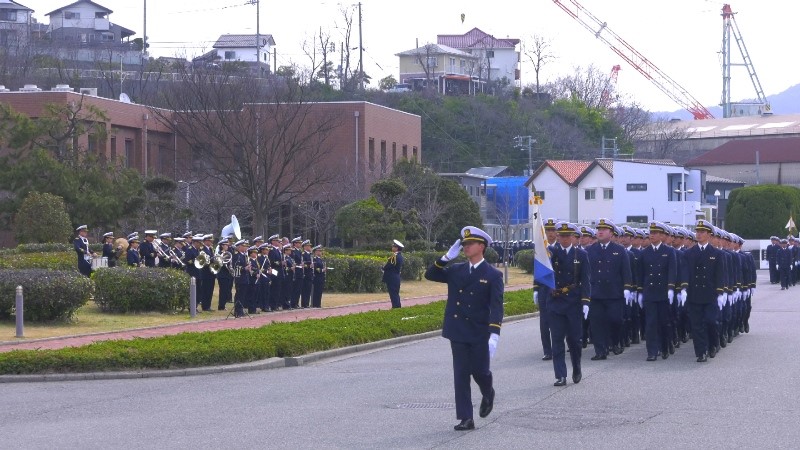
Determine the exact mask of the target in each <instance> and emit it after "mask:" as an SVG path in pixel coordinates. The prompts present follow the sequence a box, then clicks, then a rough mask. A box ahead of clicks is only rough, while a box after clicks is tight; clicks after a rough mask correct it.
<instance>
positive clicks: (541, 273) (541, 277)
mask: <svg viewBox="0 0 800 450" xmlns="http://www.w3.org/2000/svg"><path fill="white" fill-rule="evenodd" d="M529 203H530V205H531V208H532V211H533V246H534V247H533V280H534V281H538V282H539V283H540V284H543V285H545V286H548V287H549V288H550V289H555V288H556V277H555V274H554V273H553V266H552V264H550V252H549V251H548V250H547V241H546V240H545V237H544V236H545V235H544V225H543V224H542V216H541V214H539V205H541V204H542V199H541V198H540V197H538V196H534V197H533V198H532V199H531V200H530V202H529Z"/></svg>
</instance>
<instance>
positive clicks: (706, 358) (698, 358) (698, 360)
mask: <svg viewBox="0 0 800 450" xmlns="http://www.w3.org/2000/svg"><path fill="white" fill-rule="evenodd" d="M706 361H708V357H707V356H706V354H705V353H703V354H702V355H700V356H698V357H697V362H706Z"/></svg>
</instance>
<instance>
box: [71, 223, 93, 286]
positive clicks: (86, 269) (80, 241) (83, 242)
mask: <svg viewBox="0 0 800 450" xmlns="http://www.w3.org/2000/svg"><path fill="white" fill-rule="evenodd" d="M75 231H76V232H77V233H78V236H77V237H76V238H75V240H74V241H72V246H73V247H74V248H75V253H77V255H78V272H80V273H81V274H83V275H86V276H87V277H88V276H91V275H92V262H91V261H92V257H93V256H94V252H92V251H91V250H90V249H89V240H88V239H87V238H86V235H87V234H89V227H88V226H86V225H81V226H79V227H78V228H76V229H75Z"/></svg>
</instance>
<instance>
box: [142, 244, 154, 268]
mask: <svg viewBox="0 0 800 450" xmlns="http://www.w3.org/2000/svg"><path fill="white" fill-rule="evenodd" d="M139 254H140V255H141V257H142V258H143V259H144V265H145V266H147V267H155V266H156V247H155V244H154V243H152V242H147V241H144V242H142V243H141V244H139Z"/></svg>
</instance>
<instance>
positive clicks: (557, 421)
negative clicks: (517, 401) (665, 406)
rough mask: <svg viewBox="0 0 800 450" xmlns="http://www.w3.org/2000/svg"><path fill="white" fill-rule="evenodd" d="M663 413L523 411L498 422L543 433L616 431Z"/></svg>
mask: <svg viewBox="0 0 800 450" xmlns="http://www.w3.org/2000/svg"><path fill="white" fill-rule="evenodd" d="M658 414H659V413H658V412H655V411H618V410H585V409H573V408H570V409H566V408H541V407H534V408H530V409H520V410H516V411H510V412H508V413H506V414H503V415H502V416H500V418H499V419H498V420H499V421H501V422H504V423H507V424H509V425H514V426H518V427H522V428H531V429H534V430H542V431H574V430H580V429H593V428H613V427H620V426H623V425H632V424H640V423H644V422H645V421H647V420H649V419H652V418H653V417H655V416H657V415H658Z"/></svg>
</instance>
